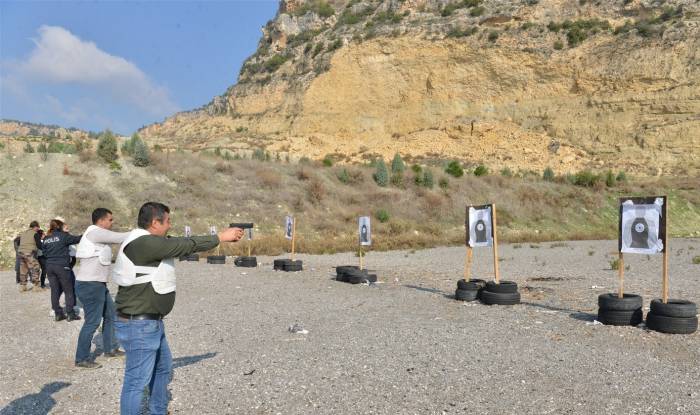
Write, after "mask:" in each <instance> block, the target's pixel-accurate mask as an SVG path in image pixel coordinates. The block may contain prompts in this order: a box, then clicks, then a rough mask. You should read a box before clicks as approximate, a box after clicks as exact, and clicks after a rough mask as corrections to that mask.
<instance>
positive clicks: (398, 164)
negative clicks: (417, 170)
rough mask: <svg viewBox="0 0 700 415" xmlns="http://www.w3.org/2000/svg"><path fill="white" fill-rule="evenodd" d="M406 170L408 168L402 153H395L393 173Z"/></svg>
mask: <svg viewBox="0 0 700 415" xmlns="http://www.w3.org/2000/svg"><path fill="white" fill-rule="evenodd" d="M404 170H406V165H405V164H404V162H403V159H402V158H401V154H399V153H396V154H394V159H393V160H391V173H392V174H397V173H398V174H403V172H404Z"/></svg>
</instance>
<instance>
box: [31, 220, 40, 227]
mask: <svg viewBox="0 0 700 415" xmlns="http://www.w3.org/2000/svg"><path fill="white" fill-rule="evenodd" d="M29 227H30V228H38V227H39V222H37V221H35V220H33V221H32V223H30V224H29Z"/></svg>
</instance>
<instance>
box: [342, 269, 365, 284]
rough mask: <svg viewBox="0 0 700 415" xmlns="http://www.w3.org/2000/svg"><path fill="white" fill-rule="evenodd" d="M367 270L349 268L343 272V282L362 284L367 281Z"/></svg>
mask: <svg viewBox="0 0 700 415" xmlns="http://www.w3.org/2000/svg"><path fill="white" fill-rule="evenodd" d="M367 275H368V273H367V270H366V269H363V270H359V269H349V270H347V271H346V272H345V282H348V283H350V284H362V283H363V282H365V281H367Z"/></svg>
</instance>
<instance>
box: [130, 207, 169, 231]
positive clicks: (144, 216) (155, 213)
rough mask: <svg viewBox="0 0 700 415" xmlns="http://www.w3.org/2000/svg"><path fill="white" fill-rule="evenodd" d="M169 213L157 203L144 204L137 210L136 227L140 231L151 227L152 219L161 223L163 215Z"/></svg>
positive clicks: (166, 208) (167, 208)
mask: <svg viewBox="0 0 700 415" xmlns="http://www.w3.org/2000/svg"><path fill="white" fill-rule="evenodd" d="M166 213H170V208H169V207H167V206H165V205H164V204H162V203H158V202H146V203H144V204H143V206H141V209H139V219H138V226H139V228H141V229H146V228H148V227H149V226H151V222H153V219H155V220H157V221H158V222H160V223H163V220H164V219H165V214H166Z"/></svg>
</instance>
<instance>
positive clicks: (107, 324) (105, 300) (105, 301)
mask: <svg viewBox="0 0 700 415" xmlns="http://www.w3.org/2000/svg"><path fill="white" fill-rule="evenodd" d="M75 292H76V293H77V294H78V299H80V301H81V302H82V303H83V309H84V310H85V322H84V323H83V328H82V329H80V335H79V336H78V348H77V350H76V352H75V362H76V363H78V362H82V361H85V360H88V359H89V358H90V348H91V346H92V335H93V334H94V333H95V331H96V330H97V328H98V327H99V326H100V321H102V322H103V323H102V349H103V350H104V351H105V353H107V352H111V351H113V350H114V349H116V348H117V347H119V345H118V344H117V343H116V340H115V339H114V319H115V317H116V316H115V313H116V312H115V308H114V302H113V301H112V296H111V295H110V294H109V290H108V289H107V284H105V283H104V282H98V281H77V282H76V283H75Z"/></svg>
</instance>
